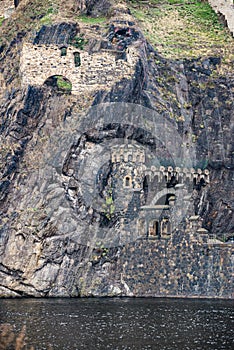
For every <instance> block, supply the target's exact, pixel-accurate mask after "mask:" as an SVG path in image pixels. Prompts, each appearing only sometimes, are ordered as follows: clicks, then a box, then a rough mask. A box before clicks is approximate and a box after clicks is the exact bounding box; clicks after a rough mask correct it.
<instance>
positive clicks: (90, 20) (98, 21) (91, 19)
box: [77, 16, 107, 24]
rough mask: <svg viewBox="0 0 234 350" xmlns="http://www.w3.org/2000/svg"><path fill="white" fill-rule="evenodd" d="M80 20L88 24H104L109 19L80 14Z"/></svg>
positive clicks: (78, 18)
mask: <svg viewBox="0 0 234 350" xmlns="http://www.w3.org/2000/svg"><path fill="white" fill-rule="evenodd" d="M77 20H78V22H79V21H80V22H82V23H87V24H103V23H105V22H106V21H107V19H106V18H105V17H89V16H79V17H77Z"/></svg>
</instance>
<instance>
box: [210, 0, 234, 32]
mask: <svg viewBox="0 0 234 350" xmlns="http://www.w3.org/2000/svg"><path fill="white" fill-rule="evenodd" d="M208 2H209V4H210V5H211V7H212V8H213V9H214V11H215V12H216V13H218V14H221V15H222V16H223V17H224V18H225V20H226V22H227V26H228V28H229V30H230V32H231V33H232V35H233V37H234V3H233V0H208Z"/></svg>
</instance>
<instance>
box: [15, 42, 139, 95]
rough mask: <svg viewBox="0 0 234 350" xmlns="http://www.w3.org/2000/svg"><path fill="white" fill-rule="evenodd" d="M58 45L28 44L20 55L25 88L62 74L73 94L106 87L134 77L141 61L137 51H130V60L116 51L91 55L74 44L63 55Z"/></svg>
mask: <svg viewBox="0 0 234 350" xmlns="http://www.w3.org/2000/svg"><path fill="white" fill-rule="evenodd" d="M61 50H62V48H60V47H59V46H45V45H33V44H30V43H25V44H24V45H23V49H22V55H21V64H20V70H21V78H22V87H26V86H28V85H35V86H41V85H43V84H44V82H45V81H46V80H47V79H48V78H49V77H51V76H55V75H61V76H63V77H65V78H67V79H68V80H69V81H70V82H71V83H72V93H73V94H75V95H78V94H80V93H84V92H85V91H89V92H90V91H91V90H96V89H106V88H109V87H111V86H112V85H113V84H114V83H116V82H117V81H120V80H122V79H123V78H126V79H128V78H131V76H132V75H133V73H134V67H135V64H136V62H137V60H138V55H137V52H136V50H135V49H134V48H133V47H131V48H128V50H127V60H126V61H125V60H123V59H118V60H117V58H116V54H115V51H111V50H101V52H99V53H94V54H89V53H88V52H86V51H81V50H78V49H76V48H75V47H73V46H69V47H67V48H66V51H67V52H66V55H65V56H61ZM74 54H79V55H80V66H79V67H76V66H75V61H74Z"/></svg>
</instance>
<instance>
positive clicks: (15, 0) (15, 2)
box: [14, 0, 20, 8]
mask: <svg viewBox="0 0 234 350" xmlns="http://www.w3.org/2000/svg"><path fill="white" fill-rule="evenodd" d="M19 3H20V0H14V5H15V8H16V7H17V6H18V5H19Z"/></svg>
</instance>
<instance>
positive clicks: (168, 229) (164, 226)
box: [161, 218, 171, 236]
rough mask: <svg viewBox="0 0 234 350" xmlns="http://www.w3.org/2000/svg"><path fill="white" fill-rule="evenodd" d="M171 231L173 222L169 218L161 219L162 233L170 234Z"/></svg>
mask: <svg viewBox="0 0 234 350" xmlns="http://www.w3.org/2000/svg"><path fill="white" fill-rule="evenodd" d="M170 233H171V224H170V221H169V220H168V219H166V218H165V219H162V221H161V235H162V236H169V235H170Z"/></svg>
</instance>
